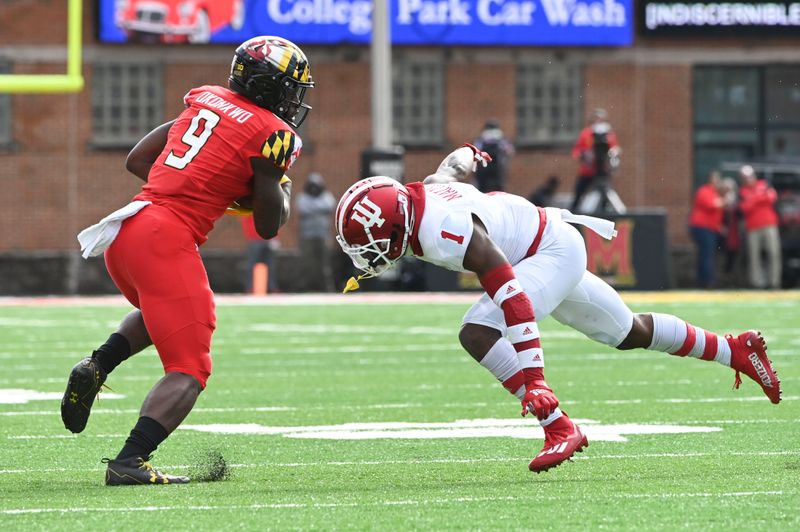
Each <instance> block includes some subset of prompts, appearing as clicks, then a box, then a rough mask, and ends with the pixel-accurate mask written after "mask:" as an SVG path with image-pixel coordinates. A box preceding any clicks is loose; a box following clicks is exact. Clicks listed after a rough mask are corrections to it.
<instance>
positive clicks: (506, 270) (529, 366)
mask: <svg viewBox="0 0 800 532" xmlns="http://www.w3.org/2000/svg"><path fill="white" fill-rule="evenodd" d="M472 219H473V225H474V229H473V231H472V239H471V240H470V243H469V246H467V251H466V253H465V254H464V263H463V264H464V268H466V269H467V270H470V271H472V272H475V273H476V274H477V275H478V279H479V280H480V283H481V286H482V287H483V289H484V290H486V293H487V294H488V295H489V297H491V298H492V300H493V301H494V303H495V304H496V305H497V306H499V307H500V308H501V309H502V311H503V317H504V318H505V322H506V326H507V328H508V340H509V341H510V342H511V343H512V344H513V346H514V350H515V351H516V352H517V356H518V357H519V363H520V368H521V369H522V370H523V373H524V375H525V388H526V394H525V398H524V399H523V401H522V405H523V410H522V415H525V414H526V413H527V412H528V409H530V410H531V411H532V412H534V414H535V415H536V416H537V417H538V418H539V419H545V418H547V417H548V416H550V415H551V414H552V413H553V412H555V409H556V408H557V407H558V398H556V396H555V394H553V391H552V390H551V389H550V387H549V386H548V385H547V383H546V382H545V380H544V359H543V353H542V345H541V341H540V339H539V326H538V325H537V324H536V318H535V316H534V313H533V304H532V303H531V300H530V299H529V298H528V296H527V294H525V292H524V291H523V290H522V286H521V285H520V283H519V281H518V280H517V277H516V275H514V270H513V269H512V267H511V264H510V263H509V262H508V259H507V258H506V256H505V254H504V253H503V251H502V250H501V249H500V248H498V247H497V245H496V244H495V243H494V242H493V241H492V239H491V238H490V237H489V234H488V233H487V231H486V228H485V227H484V226H483V224H482V223H481V221H480V220H479V219H478V218H477V217H476V216H474V215H473V217H472Z"/></svg>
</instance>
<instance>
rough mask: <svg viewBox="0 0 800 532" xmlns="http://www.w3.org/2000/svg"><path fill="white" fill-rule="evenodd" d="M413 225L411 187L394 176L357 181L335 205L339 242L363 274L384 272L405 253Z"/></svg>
mask: <svg viewBox="0 0 800 532" xmlns="http://www.w3.org/2000/svg"><path fill="white" fill-rule="evenodd" d="M413 225H414V214H413V205H412V203H411V198H410V197H409V194H408V190H406V187H404V186H403V185H401V184H400V183H398V182H397V181H395V180H394V179H392V178H391V177H385V176H377V177H368V178H367V179H364V180H362V181H358V182H357V183H355V184H354V185H352V186H351V187H350V188H348V189H347V191H346V192H345V193H344V194H343V195H342V199H340V200H339V206H338V207H337V208H336V241H337V242H339V245H340V246H342V250H344V252H345V253H347V254H348V255H349V256H350V259H352V261H353V264H354V265H355V266H356V268H358V269H360V270H363V271H364V272H365V273H364V276H363V277H375V276H378V275H380V274H382V273H383V272H385V271H386V270H388V269H390V268H392V267H393V266H394V264H395V262H397V259H399V258H400V257H402V256H403V255H405V253H406V249H407V248H408V239H409V237H410V236H411V230H412V229H413Z"/></svg>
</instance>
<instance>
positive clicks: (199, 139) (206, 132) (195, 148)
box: [164, 109, 219, 170]
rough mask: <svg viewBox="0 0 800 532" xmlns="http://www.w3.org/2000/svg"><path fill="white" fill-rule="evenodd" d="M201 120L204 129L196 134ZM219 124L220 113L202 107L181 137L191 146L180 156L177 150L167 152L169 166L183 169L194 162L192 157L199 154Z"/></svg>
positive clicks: (166, 160) (165, 161) (166, 161)
mask: <svg viewBox="0 0 800 532" xmlns="http://www.w3.org/2000/svg"><path fill="white" fill-rule="evenodd" d="M200 120H202V121H203V130H202V131H201V132H200V134H199V135H197V134H195V132H196V131H197V130H198V129H199V127H200ZM217 124H219V115H218V114H216V113H215V112H213V111H209V110H208V109H200V111H198V112H197V115H195V117H194V118H192V123H191V124H190V125H189V129H187V130H186V133H184V134H183V136H182V137H181V141H182V142H183V143H184V144H186V145H187V146H189V149H188V150H186V152H185V153H184V154H183V155H181V156H180V157H179V156H177V155H175V152H174V151H172V150H170V152H169V153H168V154H167V158H166V159H165V160H164V164H166V165H167V166H171V167H173V168H177V169H178V170H183V169H184V168H186V165H187V164H189V163H190V162H192V159H194V158H195V156H197V154H198V153H199V152H200V148H202V147H203V146H204V145H205V143H206V142H208V139H209V138H210V137H211V133H212V131H213V129H214V127H215V126H216V125H217Z"/></svg>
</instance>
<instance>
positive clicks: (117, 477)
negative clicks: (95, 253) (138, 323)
mask: <svg viewBox="0 0 800 532" xmlns="http://www.w3.org/2000/svg"><path fill="white" fill-rule="evenodd" d="M117 238H118V241H117V242H115V243H114V245H113V246H112V249H114V248H117V251H118V253H117V254H116V255H115V256H114V258H115V259H116V260H119V261H121V263H124V265H125V268H126V270H127V271H128V272H130V276H131V279H132V283H133V284H134V286H136V288H137V293H138V296H139V303H140V308H141V310H142V317H143V320H144V323H145V328H146V330H147V331H148V333H149V337H150V338H151V339H152V341H153V343H154V345H155V346H156V350H157V351H158V354H159V357H160V358H161V360H162V364H163V366H164V371H165V373H166V375H165V377H164V378H162V379H161V380H160V381H159V382H158V383H156V385H155V386H154V387H153V389H152V390H151V391H150V393H149V394H148V396H147V398H146V399H145V401H144V403H143V405H142V409H141V411H140V417H139V419H138V420H137V423H136V425H135V427H134V428H133V430H131V433H130V436H129V437H128V439H127V440H126V442H125V445H124V446H123V448H122V449H121V451H120V453H119V454H118V455H117V457H116V458H115V459H113V460H109V461H108V468H107V472H106V484H109V485H117V484H143V483H144V484H150V483H155V484H167V483H184V482H188V481H189V479H188V478H187V477H177V476H171V475H165V474H163V473H161V472H159V471H157V470H155V469H153V468H152V466H150V464H149V462H148V460H149V457H150V455H151V454H152V453H153V451H155V449H156V448H157V447H158V446H159V445H160V444H161V443H162V442H163V441H164V440H165V439H166V438H167V437H168V436H169V434H170V433H171V432H172V431H173V430H174V429H175V428H176V427H177V426H178V425H179V424H180V422H181V421H183V419H184V418H185V417H186V415H188V413H189V412H190V411H191V409H192V407H193V406H194V403H195V401H196V399H197V396H198V395H199V393H200V391H201V390H202V389H203V388H204V387H205V383H206V380H207V379H208V376H209V375H210V373H211V357H210V347H211V335H212V333H213V330H214V325H215V311H214V302H213V294H212V292H211V289H210V287H209V284H208V277H207V275H206V272H205V268H204V267H203V263H202V260H201V259H200V254H199V252H198V250H197V246H196V245H195V243H194V241H193V239H192V238H191V235H190V234H189V233H188V231H187V230H186V227H185V225H183V224H182V223H180V222H179V221H177V220H175V219H174V218H173V217H172V215H171V214H169V213H164V212H163V211H162V210H160V209H159V208H157V207H156V206H150V207H148V208H147V209H146V210H144V211H143V212H142V213H140V214H139V215H137V216H136V217H134V218H133V219H131V220H129V221H128V222H126V226H125V227H123V231H121V232H120V235H119V236H118V237H117ZM110 251H111V250H109V252H110Z"/></svg>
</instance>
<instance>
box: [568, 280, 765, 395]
mask: <svg viewBox="0 0 800 532" xmlns="http://www.w3.org/2000/svg"><path fill="white" fill-rule="evenodd" d="M553 317H554V318H555V319H556V320H558V321H559V322H561V323H563V324H565V325H568V326H570V327H572V328H574V329H576V330H578V331H580V332H582V333H583V334H585V335H586V336H588V337H589V338H592V339H593V340H596V341H598V342H601V343H604V344H606V345H610V346H612V347H616V348H617V349H622V350H627V349H635V348H642V349H649V350H652V351H660V352H663V353H668V354H670V355H675V356H681V357H686V356H688V357H692V358H699V359H701V360H706V361H715V362H719V363H720V364H722V365H724V366H728V367H731V368H733V369H734V370H736V372H737V375H736V382H737V384H736V386H737V387H738V383H739V382H740V380H739V372H743V373H745V374H746V375H748V376H749V377H751V378H752V379H753V380H755V381H756V382H757V383H759V384H760V385H761V387H762V389H763V390H764V393H765V394H766V395H767V397H769V398H770V400H771V401H772V402H774V403H777V402H778V401H780V382H779V381H778V379H777V376H776V375H775V372H774V369H773V368H772V364H771V362H770V361H769V359H768V358H767V356H766V342H764V339H763V337H762V336H761V334H760V333H757V332H755V331H747V332H744V333H742V334H740V335H739V336H738V337H736V338H734V337H732V336H720V335H718V334H715V333H712V332H709V331H706V330H705V329H702V328H700V327H697V326H694V325H691V324H689V323H687V322H686V321H684V320H682V319H680V318H678V317H676V316H673V315H670V314H660V313H646V314H634V313H633V312H632V311H631V310H630V309H629V308H628V306H627V305H626V304H625V302H624V301H622V298H621V297H620V296H619V294H618V293H617V292H616V290H614V289H613V288H612V287H611V286H609V285H608V284H607V283H606V282H604V281H603V280H602V279H600V278H598V277H597V276H595V275H594V274H592V273H591V272H588V271H587V272H586V273H585V274H584V277H583V279H582V280H581V282H580V284H578V286H577V287H576V288H575V290H574V291H573V292H572V293H571V294H570V295H569V296H568V297H567V298H566V299H565V300H564V301H563V302H562V303H561V304H560V305H559V306H558V308H556V309H555V310H554V311H553Z"/></svg>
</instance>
